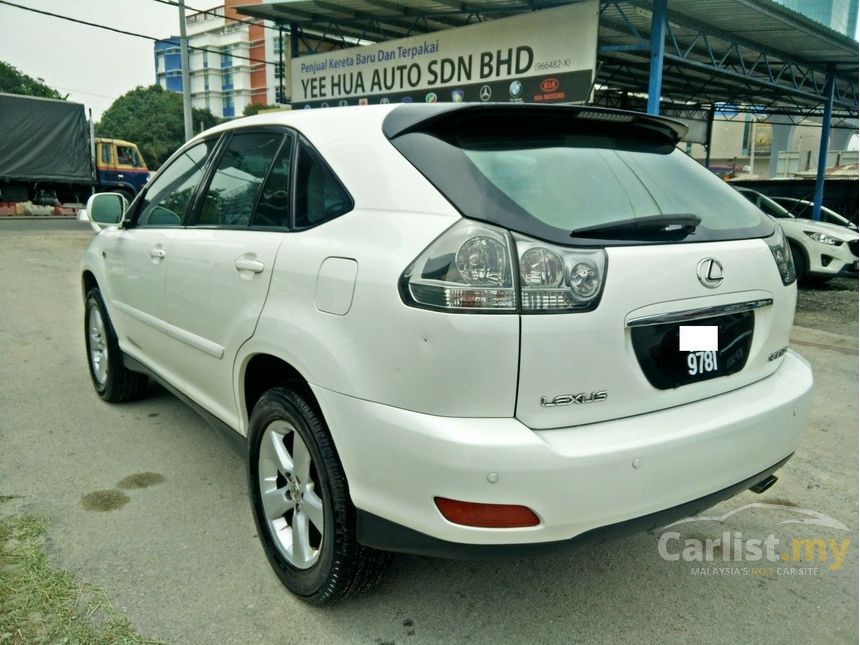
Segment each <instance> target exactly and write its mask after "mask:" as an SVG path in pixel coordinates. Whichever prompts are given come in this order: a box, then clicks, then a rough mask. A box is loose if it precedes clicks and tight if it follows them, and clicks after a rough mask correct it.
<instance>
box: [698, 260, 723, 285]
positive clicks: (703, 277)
mask: <svg viewBox="0 0 860 645" xmlns="http://www.w3.org/2000/svg"><path fill="white" fill-rule="evenodd" d="M696 274H697V275H698V276H699V282H701V283H702V284H703V285H704V286H706V287H707V288H708V289H716V288H717V287H719V286H720V285H721V284H722V283H723V265H722V264H720V263H719V262H718V261H717V260H715V259H714V258H705V259H704V260H700V261H699V268H698V269H697V270H696Z"/></svg>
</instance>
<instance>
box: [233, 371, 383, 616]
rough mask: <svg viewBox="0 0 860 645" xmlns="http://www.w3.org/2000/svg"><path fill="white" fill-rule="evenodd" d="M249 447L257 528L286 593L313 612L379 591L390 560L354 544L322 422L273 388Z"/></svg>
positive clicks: (255, 418)
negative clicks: (356, 595)
mask: <svg viewBox="0 0 860 645" xmlns="http://www.w3.org/2000/svg"><path fill="white" fill-rule="evenodd" d="M248 440H249V454H248V486H249V491H250V494H251V506H252V508H253V511H254V520H255V521H256V524H257V532H258V535H259V537H260V541H261V542H262V544H263V550H264V551H265V553H266V557H267V558H268V560H269V563H270V564H271V565H272V568H273V569H274V571H275V574H277V576H278V578H279V579H280V580H281V582H282V583H283V584H284V586H285V587H287V589H289V590H290V591H291V592H293V593H294V594H295V595H297V596H298V597H299V598H301V599H302V600H304V601H306V602H308V603H312V604H315V605H324V604H330V603H333V602H337V601H338V600H341V599H343V598H345V597H347V596H349V595H352V594H354V593H358V592H361V591H365V590H367V589H370V588H372V587H373V586H375V585H376V584H377V583H378V581H379V580H380V578H381V577H382V574H383V572H384V570H385V568H386V565H387V564H388V561H389V559H390V554H387V553H383V552H381V551H375V550H373V549H369V548H367V547H365V546H362V545H360V544H359V543H358V542H357V541H356V539H355V508H354V507H353V506H352V503H351V502H350V500H349V492H348V489H347V481H346V476H345V475H344V472H343V468H342V466H341V464H340V459H339V458H338V456H337V452H336V451H335V448H334V443H333V442H332V439H331V435H329V432H328V429H327V428H326V425H325V422H324V421H323V419H322V416H321V414H320V413H319V412H318V411H317V410H316V409H314V407H313V406H311V405H310V404H309V403H308V401H307V400H306V399H305V398H304V397H303V396H302V395H301V394H299V393H298V392H296V391H295V390H292V389H289V388H287V387H275V388H273V389H271V390H269V391H268V392H266V393H265V394H264V395H263V396H262V397H261V398H260V400H259V401H258V402H257V404H256V405H255V406H254V411H253V413H252V414H251V422H250V429H249V433H248Z"/></svg>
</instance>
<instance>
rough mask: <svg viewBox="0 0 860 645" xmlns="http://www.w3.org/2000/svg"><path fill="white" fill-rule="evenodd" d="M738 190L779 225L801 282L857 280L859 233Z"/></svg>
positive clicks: (751, 192) (746, 189)
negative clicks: (833, 279) (796, 213)
mask: <svg viewBox="0 0 860 645" xmlns="http://www.w3.org/2000/svg"><path fill="white" fill-rule="evenodd" d="M736 190H737V191H738V192H739V193H740V194H741V195H743V196H744V197H746V198H747V199H748V200H750V202H752V203H753V204H755V205H756V206H758V207H759V208H760V209H761V210H762V211H763V212H765V213H767V214H768V215H770V216H771V217H773V218H776V220H777V221H778V222H779V225H780V226H781V227H782V230H783V231H785V236H786V237H787V238H788V243H789V246H790V247H791V256H792V259H793V261H794V268H795V271H796V273H797V277H798V279H799V280H800V281H801V282H808V283H811V284H821V283H823V282H826V281H827V280H829V279H831V278H835V277H836V276H847V277H855V278H856V277H857V245H858V235H857V231H856V230H852V229H851V228H848V227H845V226H839V225H836V224H830V223H828V222H822V221H815V220H812V219H803V218H800V217H795V216H794V215H792V214H791V213H789V212H788V210H786V209H785V208H784V207H782V206H780V205H779V204H777V203H776V202H775V201H774V200H773V199H771V198H770V197H768V196H767V195H763V194H761V193H760V192H757V191H755V190H751V189H749V188H736Z"/></svg>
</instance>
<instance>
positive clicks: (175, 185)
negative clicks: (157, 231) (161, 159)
mask: <svg viewBox="0 0 860 645" xmlns="http://www.w3.org/2000/svg"><path fill="white" fill-rule="evenodd" d="M216 143H217V140H216V139H212V140H210V141H204V142H202V143H198V144H197V145H195V146H192V147H190V148H188V150H186V151H185V152H183V153H182V154H181V155H180V156H179V157H177V158H176V159H174V160H173V161H172V162H171V164H170V165H169V166H168V167H167V168H165V169H164V170H163V171H161V172H160V173H159V175H158V177H156V178H155V179H154V180H153V182H152V183H151V184H150V185H149V188H148V189H147V191H146V194H145V195H144V196H143V202H142V203H141V211H140V217H139V218H138V224H139V225H140V226H184V225H185V221H186V218H187V217H188V212H189V210H190V207H191V202H192V201H193V199H194V194H195V193H196V192H197V186H198V184H200V181H201V180H202V179H203V169H204V168H205V166H206V159H207V158H208V157H209V154H210V153H211V152H212V149H213V148H214V147H215V144H216Z"/></svg>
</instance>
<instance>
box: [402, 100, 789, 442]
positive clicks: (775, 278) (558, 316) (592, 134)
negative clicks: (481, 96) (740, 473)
mask: <svg viewBox="0 0 860 645" xmlns="http://www.w3.org/2000/svg"><path fill="white" fill-rule="evenodd" d="M416 107H417V106H416ZM422 113H423V114H424V118H421V114H422ZM386 126H387V128H386V134H387V135H388V136H389V138H390V139H391V140H392V143H393V144H394V145H395V147H397V148H398V149H399V150H400V151H401V152H402V153H403V154H404V155H405V156H406V157H407V159H409V160H410V161H411V162H412V163H413V164H414V165H415V166H416V168H418V170H419V171H421V172H422V173H423V174H424V175H425V176H426V177H427V178H428V179H429V180H430V181H431V182H432V183H433V184H434V185H435V186H436V187H437V188H438V189H439V190H440V191H441V192H442V193H443V194H444V195H445V196H446V197H447V198H448V199H449V200H450V201H451V202H452V203H453V204H454V205H455V206H456V207H457V208H458V209H459V210H460V212H461V213H462V214H463V215H464V216H465V217H467V218H469V219H470V220H477V221H479V222H484V223H486V224H487V225H490V226H492V227H493V229H492V230H494V229H495V228H496V227H498V229H499V230H502V231H505V232H507V233H506V234H507V235H508V239H509V240H510V244H509V246H510V251H509V253H510V258H511V261H512V264H513V265H514V267H515V270H513V271H512V274H513V276H514V279H513V286H512V290H514V291H518V293H517V298H516V302H517V305H516V307H517V310H518V311H519V312H520V329H521V334H520V368H519V382H518V393H517V405H516V416H517V418H519V419H520V420H521V421H522V422H523V423H525V424H526V425H528V426H529V427H532V428H535V429H548V428H558V427H569V426H574V425H580V424H585V423H594V422H597V421H603V420H607V419H616V418H620V417H626V416H631V415H635V414H641V413H645V412H649V411H653V410H658V409H662V408H668V407H672V406H677V405H682V404H684V403H689V402H692V401H696V400H700V399H704V398H707V397H711V396H715V395H718V394H721V393H724V392H728V391H730V390H733V389H736V388H740V387H743V386H744V385H747V384H750V383H752V382H754V381H757V380H759V379H762V378H764V377H766V376H768V375H769V374H771V373H772V372H773V371H774V370H775V369H776V368H777V366H778V364H779V362H780V359H781V356H782V355H783V354H784V352H785V348H786V346H787V345H788V338H789V332H790V329H791V325H792V321H793V316H794V306H795V295H796V291H795V289H794V287H793V282H794V278H793V268H791V265H790V256H789V258H788V259H786V256H788V255H789V254H788V253H787V248H786V247H784V240H782V237H781V235H782V234H781V232H780V231H779V229H778V227H775V226H774V224H773V222H772V221H771V220H770V219H769V218H767V217H765V216H764V215H763V214H762V213H761V212H760V211H759V210H758V209H756V208H755V207H754V206H753V205H751V204H750V203H749V202H747V200H745V199H744V198H743V197H741V196H740V195H738V194H737V193H736V192H735V191H734V190H732V189H731V188H729V187H728V186H726V185H725V184H724V183H723V182H722V181H721V180H719V179H718V178H717V177H715V176H714V175H712V174H711V173H709V172H708V171H707V170H705V169H704V168H702V167H701V166H700V165H699V164H698V163H697V162H695V161H693V160H692V159H690V158H689V157H687V156H686V155H685V154H684V153H683V152H681V151H680V150H678V149H677V148H676V143H677V142H678V140H679V138H680V136H681V135H682V134H683V126H681V125H680V124H676V123H674V122H671V121H666V120H660V119H656V118H654V117H648V116H645V115H637V114H631V113H625V112H615V111H608V110H596V109H591V108H588V109H585V108H582V109H577V108H547V107H543V106H517V107H510V106H490V107H483V106H472V107H467V108H459V109H458V108H434V109H433V110H429V111H428V110H427V109H423V110H403V108H399V109H398V110H395V111H393V112H392V113H391V115H389V117H388V119H387V120H386ZM487 231H488V232H491V229H490V228H489V227H488V228H487ZM478 233H480V231H478ZM471 235H473V237H472V238H469V239H467V240H466V241H465V242H463V243H462V245H461V246H460V251H457V253H456V256H457V258H458V261H459V258H460V256H461V255H462V253H461V251H462V250H463V249H464V248H465V249H467V250H470V252H471V251H473V250H477V249H478V246H476V245H475V244H472V247H470V246H468V245H469V244H471V242H470V240H479V239H482V238H481V237H480V236H478V237H474V235H475V233H471ZM499 239H501V238H499ZM499 248H502V247H499ZM499 253H501V251H500V252H499ZM452 254H453V253H452ZM466 255H468V253H467V254H466ZM497 255H498V253H497ZM500 262H501V260H500ZM427 266H430V263H429V262H428V264H427ZM427 276H430V277H432V276H431V275H430V274H429V273H424V274H423V277H425V278H426V277H427ZM547 276H549V277H547ZM413 279H414V277H413ZM541 280H544V282H541ZM546 280H549V282H546ZM419 282H420V281H419ZM426 282H427V281H426V280H425V281H424V282H422V285H421V286H424V283H426ZM500 284H501V283H500ZM583 285H585V286H584V287H583ZM571 294H572V295H571ZM562 296H564V297H562Z"/></svg>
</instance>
